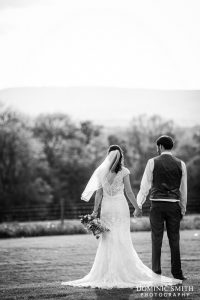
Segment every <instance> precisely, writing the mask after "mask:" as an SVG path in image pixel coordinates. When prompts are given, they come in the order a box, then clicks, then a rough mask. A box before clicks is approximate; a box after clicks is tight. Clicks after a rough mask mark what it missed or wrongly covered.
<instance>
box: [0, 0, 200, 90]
mask: <svg viewBox="0 0 200 300" xmlns="http://www.w3.org/2000/svg"><path fill="white" fill-rule="evenodd" d="M199 4H200V3H199V1H198V0H196V1H195V0H190V1H188V0H187V1H185V0H167V1H165V0H163V1H160V0H138V1H134V0H129V1H128V0H123V1H122V0H121V1H119V0H101V1H95V0H84V1H83V0H73V1H71V0H0V89H5V88H13V87H26V86H30V87H34V86H45V87H51V86H63V87H73V86H82V87H85V86H92V87H94V86H97V87H120V88H133V89H143V88H145V89H184V90H188V89H189V90H193V89H199V87H200V82H199V80H200V55H199V53H200V34H199V32H200V18H199Z"/></svg>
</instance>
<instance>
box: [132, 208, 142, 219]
mask: <svg viewBox="0 0 200 300" xmlns="http://www.w3.org/2000/svg"><path fill="white" fill-rule="evenodd" d="M133 215H134V217H141V216H142V209H141V208H136V209H135V210H134V212H133Z"/></svg>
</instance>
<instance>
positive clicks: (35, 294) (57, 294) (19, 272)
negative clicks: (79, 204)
mask: <svg viewBox="0 0 200 300" xmlns="http://www.w3.org/2000/svg"><path fill="white" fill-rule="evenodd" d="M131 235H132V241H133V244H134V247H135V249H136V250H137V252H138V254H139V256H140V258H141V259H142V261H143V262H144V263H145V264H146V265H147V266H148V267H151V237H150V232H134V233H132V234H131ZM97 246H98V240H96V239H95V238H94V237H93V236H92V235H77V234H76V235H68V236H50V237H37V238H16V239H3V240H1V241H0V264H1V268H0V299H7V300H8V299H9V300H11V299H13V300H14V299H17V300H18V299H19V300H23V299H37V300H39V299H70V300H71V299H72V300H77V299H105V300H107V299H113V300H116V299H130V300H131V299H147V298H150V299H172V298H173V299H200V274H199V273H200V272H199V271H200V251H199V249H200V247H199V246H200V230H188V231H181V257H182V269H183V271H184V273H185V275H186V276H187V278H188V280H186V281H184V284H183V286H184V288H185V289H188V286H190V289H193V291H192V292H189V295H187V294H186V293H185V294H182V296H181V295H179V294H181V293H180V292H179V291H177V292H176V293H175V294H173V295H171V296H170V295H169V294H165V295H164V293H160V294H157V295H155V294H154V295H153V297H152V294H151V293H149V294H148V295H145V294H144V292H143V293H142V292H137V291H136V290H135V289H112V290H101V289H90V288H75V287H67V286H61V285H60V283H61V281H67V280H73V279H78V278H81V277H83V276H84V275H85V274H87V273H88V272H89V270H90V268H91V266H92V263H93V260H94V256H95V252H96V249H97ZM162 270H163V275H166V276H171V274H170V252H169V246H168V241H167V238H166V232H165V235H164V241H163V248H162Z"/></svg>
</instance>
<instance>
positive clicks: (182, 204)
mask: <svg viewBox="0 0 200 300" xmlns="http://www.w3.org/2000/svg"><path fill="white" fill-rule="evenodd" d="M181 166H182V178H181V185H180V194H181V199H180V202H179V204H180V207H181V213H182V215H185V212H186V206H187V168H186V165H185V163H184V162H183V161H181Z"/></svg>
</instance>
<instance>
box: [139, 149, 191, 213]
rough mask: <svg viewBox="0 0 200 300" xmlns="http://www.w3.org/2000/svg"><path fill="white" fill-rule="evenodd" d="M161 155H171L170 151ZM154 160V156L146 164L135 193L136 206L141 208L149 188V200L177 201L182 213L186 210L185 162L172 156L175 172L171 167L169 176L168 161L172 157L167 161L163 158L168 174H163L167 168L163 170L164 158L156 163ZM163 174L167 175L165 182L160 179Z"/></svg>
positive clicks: (169, 161)
mask: <svg viewBox="0 0 200 300" xmlns="http://www.w3.org/2000/svg"><path fill="white" fill-rule="evenodd" d="M161 155H167V156H168V155H172V153H171V152H168V151H166V152H162V154H161ZM163 158H164V157H163ZM168 158H169V157H168ZM173 158H174V157H173ZM158 159H159V157H158ZM155 160H156V158H151V159H149V161H148V163H147V165H146V168H145V171H144V175H143V177H142V181H141V185H140V191H139V193H138V195H137V203H138V206H139V207H140V208H142V205H143V204H144V202H145V201H146V197H147V195H148V193H149V190H150V189H151V194H150V200H151V201H169V202H176V201H179V205H180V207H181V212H182V214H183V215H184V214H185V212H186V205H187V170H186V165H185V163H184V162H183V161H181V160H177V159H176V158H174V164H176V168H175V170H176V173H174V171H173V169H174V168H172V169H171V178H170V163H173V159H170V158H169V160H168V161H167V160H165V164H166V163H167V164H168V165H167V167H168V168H167V169H168V174H165V173H166V172H167V170H165V166H164V160H162V159H161V160H160V161H161V163H158V162H157V161H155ZM165 175H166V176H167V175H168V179H167V182H164V183H163V182H162V181H163V178H164V177H165ZM164 181H165V180H164ZM170 181H171V182H170ZM171 184H172V185H174V186H173V189H172V190H170V189H169V186H170V185H171ZM160 186H162V188H161V189H160V188H159V187H160Z"/></svg>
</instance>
